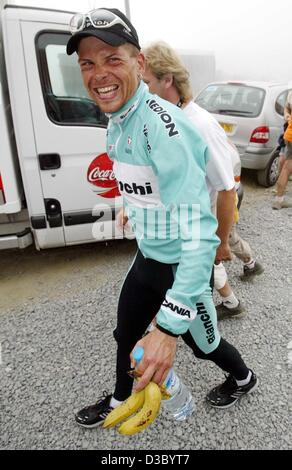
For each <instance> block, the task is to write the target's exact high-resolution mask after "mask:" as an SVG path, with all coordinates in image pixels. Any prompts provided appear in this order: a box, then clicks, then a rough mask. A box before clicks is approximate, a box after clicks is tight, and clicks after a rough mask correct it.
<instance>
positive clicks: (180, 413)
mask: <svg viewBox="0 0 292 470" xmlns="http://www.w3.org/2000/svg"><path fill="white" fill-rule="evenodd" d="M143 354H144V348H142V347H141V346H137V347H136V348H135V349H134V351H133V357H134V359H135V361H136V363H137V364H139V362H140V361H141V359H142V357H143ZM162 387H163V393H164V392H165V393H164V394H165V397H163V399H162V402H161V403H162V405H163V407H164V409H166V410H167V412H168V413H169V414H171V415H172V416H173V418H174V419H175V420H176V421H184V420H185V419H187V418H188V416H190V415H191V414H192V413H193V411H194V410H195V403H194V399H193V397H192V394H191V392H190V390H189V389H188V387H187V386H186V385H185V384H184V383H183V382H182V381H181V379H180V378H179V376H178V375H177V373H176V372H175V371H174V369H173V368H172V369H170V371H169V373H168V375H167V377H166V379H165V381H164V383H163V385H162Z"/></svg>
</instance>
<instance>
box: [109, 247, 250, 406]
mask: <svg viewBox="0 0 292 470" xmlns="http://www.w3.org/2000/svg"><path fill="white" fill-rule="evenodd" d="M173 280H174V278H173V269H172V265H170V264H164V263H159V262H158V261H154V260H151V259H149V258H147V259H145V258H144V257H143V255H142V254H141V253H140V252H139V251H138V254H137V256H136V258H135V260H134V263H133V265H132V267H131V269H130V271H129V272H128V274H127V276H126V279H125V281H124V284H123V287H122V291H121V294H120V298H119V305H118V318H117V327H116V329H115V331H114V337H115V339H116V341H117V345H118V349H117V362H116V387H115V391H114V397H115V398H116V399H117V400H121V401H122V400H125V399H126V398H127V397H128V396H129V395H130V394H131V390H132V385H133V380H132V378H131V377H130V376H129V375H128V374H127V371H128V370H129V369H130V357H129V355H130V353H131V351H132V349H133V348H134V346H135V344H136V343H137V341H139V339H141V337H142V336H143V334H144V333H145V331H146V329H147V327H148V325H149V324H150V323H151V321H152V320H153V319H154V318H155V316H156V314H157V312H158V310H159V308H160V305H161V303H162V302H163V300H164V296H165V293H166V291H167V290H168V289H169V288H171V286H172V284H173ZM182 338H183V340H184V341H185V343H186V344H187V345H188V346H189V347H190V348H191V349H192V350H193V352H194V355H195V356H196V357H197V358H200V359H207V360H210V361H212V362H214V363H215V364H217V365H218V366H219V367H220V368H221V369H223V370H224V371H226V372H228V373H230V374H232V375H233V376H234V377H235V378H236V379H238V380H244V379H246V377H247V375H248V372H249V369H248V368H247V367H246V365H245V363H244V361H243V359H242V358H241V356H240V354H239V352H238V351H237V349H236V348H235V347H234V346H232V345H231V344H229V343H228V342H227V341H225V340H224V339H223V338H221V339H220V342H219V345H218V347H217V348H216V349H215V350H214V351H213V352H211V353H209V354H205V353H204V352H203V351H202V350H201V349H199V347H198V346H197V344H196V342H195V340H194V338H193V336H192V335H191V334H190V332H189V331H188V332H187V333H185V334H183V335H182Z"/></svg>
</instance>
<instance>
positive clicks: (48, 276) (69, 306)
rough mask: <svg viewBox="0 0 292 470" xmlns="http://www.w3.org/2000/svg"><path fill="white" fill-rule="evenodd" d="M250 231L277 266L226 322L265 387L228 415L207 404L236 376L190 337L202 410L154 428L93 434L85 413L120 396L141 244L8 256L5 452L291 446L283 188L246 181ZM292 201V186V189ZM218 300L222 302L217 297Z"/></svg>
mask: <svg viewBox="0 0 292 470" xmlns="http://www.w3.org/2000/svg"><path fill="white" fill-rule="evenodd" d="M243 182H244V183H245V197H244V201H243V205H242V209H241V219H240V224H239V231H240V233H241V234H242V236H243V237H244V238H245V239H246V240H248V241H249V242H250V244H251V246H252V248H253V250H254V253H255V254H256V255H257V257H258V259H259V260H261V262H262V263H263V264H264V266H265V272H264V273H263V275H261V276H258V277H257V278H256V279H255V280H254V281H253V282H249V283H243V282H241V281H240V279H239V275H240V274H241V270H242V266H241V264H240V262H239V261H238V260H235V261H234V262H233V263H232V264H229V265H228V272H229V279H230V283H231V284H232V286H233V287H234V291H235V292H236V293H237V295H238V296H239V297H240V299H241V301H242V302H243V303H244V304H245V305H246V307H247V310H248V315H247V316H246V317H245V318H242V319H238V320H235V319H233V320H227V321H224V322H220V330H221V333H222V336H224V337H225V338H226V339H228V340H229V341H230V342H232V343H233V344H235V345H236V346H237V347H238V348H239V350H240V351H241V352H242V355H243V357H244V358H245V360H246V361H247V363H248V364H249V365H250V367H252V368H253V369H254V370H255V372H256V373H257V374H258V376H259V381H260V385H259V388H258V389H257V391H255V392H254V393H253V394H251V395H249V396H246V397H244V398H243V399H242V401H241V402H238V403H237V404H236V405H235V406H234V407H232V408H231V409H228V410H225V411H223V410H215V409H212V408H210V407H209V406H208V404H207V403H206V402H205V400H204V397H205V394H206V393H207V392H208V390H209V389H210V388H212V387H213V386H215V385H216V384H218V383H220V382H221V381H222V379H224V376H223V374H222V372H221V371H220V370H219V369H218V368H217V367H216V366H215V365H213V364H209V363H207V362H206V361H200V360H196V359H195V358H193V356H192V354H191V353H190V351H189V350H188V349H187V347H186V346H185V345H184V344H183V343H182V342H181V341H180V342H179V347H178V354H177V358H176V363H175V369H176V370H177V371H178V372H179V375H180V376H181V377H182V378H183V379H184V381H185V382H186V383H187V384H188V385H189V386H190V388H191V389H192V392H193V396H194V399H195V402H196V412H195V414H194V415H193V416H192V417H191V418H190V419H189V420H188V421H187V422H185V423H182V424H181V423H180V424H179V423H177V422H173V421H171V420H170V419H169V418H168V417H167V416H166V414H165V413H164V412H162V413H161V414H160V415H159V416H158V418H157V420H156V422H155V423H154V424H153V425H152V426H151V427H150V428H148V429H147V430H145V431H144V432H143V433H141V434H139V435H136V436H133V437H124V436H120V435H119V434H118V433H117V431H116V430H115V429H111V430H103V429H93V430H87V429H83V428H79V427H78V426H77V425H75V422H74V418H73V414H74V411H76V410H78V409H79V408H80V407H82V406H84V405H87V404H89V403H93V402H94V401H95V400H96V398H97V397H98V396H100V395H101V394H102V392H103V390H109V391H111V390H112V387H113V384H114V368H115V342H114V339H113V336H112V330H113V328H114V325H115V314H116V305H117V299H118V294H119V289H120V286H121V283H122V280H123V277H124V274H125V272H126V271H127V269H128V267H129V264H130V262H131V259H132V257H133V255H134V253H135V242H133V241H128V240H125V241H116V242H110V243H100V244H94V245H86V246H79V247H69V248H65V249H54V250H47V251H43V252H36V251H35V250H34V249H33V248H28V249H26V250H25V251H22V252H20V251H9V252H8V251H5V252H1V253H0V281H1V282H0V393H1V401H0V428H1V432H0V449H103V450H113V449H121V450H132V449H133V450H135V449H145V450H176V449H180V450H190V449H291V447H292V445H291V442H292V439H291V438H292V436H291V411H292V403H291V367H292V366H291V364H292V333H291V324H292V323H291V321H292V316H291V313H292V304H291V300H290V299H291V288H292V263H291V240H292V209H284V210H281V211H272V210H271V199H272V189H271V188H269V189H265V188H260V187H258V186H257V185H256V183H255V181H254V178H253V177H252V176H251V174H249V173H245V174H244V175H243ZM289 193H290V195H291V196H292V183H291V182H290V183H289ZM216 300H218V299H216Z"/></svg>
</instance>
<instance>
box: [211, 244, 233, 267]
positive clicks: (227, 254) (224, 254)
mask: <svg viewBox="0 0 292 470" xmlns="http://www.w3.org/2000/svg"><path fill="white" fill-rule="evenodd" d="M231 260H232V252H231V249H230V246H229V244H228V243H220V245H219V246H218V248H217V251H216V258H215V263H216V264H218V263H220V262H221V261H231Z"/></svg>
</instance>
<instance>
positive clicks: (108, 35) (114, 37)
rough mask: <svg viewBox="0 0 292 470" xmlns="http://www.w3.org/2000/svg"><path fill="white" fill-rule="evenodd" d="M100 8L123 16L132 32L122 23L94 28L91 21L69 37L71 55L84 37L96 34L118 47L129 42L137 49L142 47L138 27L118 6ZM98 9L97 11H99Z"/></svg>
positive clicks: (68, 45) (95, 35)
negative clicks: (136, 27) (135, 26)
mask: <svg viewBox="0 0 292 470" xmlns="http://www.w3.org/2000/svg"><path fill="white" fill-rule="evenodd" d="M98 10H107V11H110V12H111V13H114V14H115V15H117V16H118V17H119V18H121V19H122V20H123V21H124V22H125V23H126V25H127V26H129V29H130V30H131V33H130V32H129V31H127V30H126V28H125V27H124V26H123V25H121V24H117V23H116V24H114V25H113V26H111V27H110V28H101V29H98V28H94V26H92V25H91V24H90V23H89V22H88V23H87V24H86V25H85V28H84V29H82V30H81V31H78V32H77V33H75V34H73V35H72V37H71V38H70V39H69V41H68V44H67V54H68V55H71V54H73V52H77V51H78V44H79V42H80V41H81V39H83V38H84V37H89V36H94V37H96V38H98V39H101V40H102V41H103V42H105V43H107V44H109V45H111V46H114V47H117V46H121V45H122V44H125V43H127V42H129V43H130V44H133V45H134V46H135V47H137V49H139V50H140V49H141V47H140V45H139V38H138V34H137V31H136V29H135V28H134V26H133V25H132V23H131V22H130V21H129V20H128V18H127V17H126V16H125V15H124V14H123V13H122V12H121V11H120V10H118V9H117V8H99V9H98ZM98 10H97V11H98Z"/></svg>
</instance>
